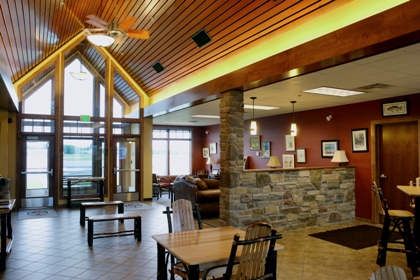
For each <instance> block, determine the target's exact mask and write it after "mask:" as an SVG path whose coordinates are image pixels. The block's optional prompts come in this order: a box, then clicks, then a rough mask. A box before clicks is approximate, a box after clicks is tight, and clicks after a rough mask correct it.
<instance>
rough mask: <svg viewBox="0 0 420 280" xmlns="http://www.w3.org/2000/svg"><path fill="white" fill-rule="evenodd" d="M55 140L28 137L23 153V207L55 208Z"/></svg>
mask: <svg viewBox="0 0 420 280" xmlns="http://www.w3.org/2000/svg"><path fill="white" fill-rule="evenodd" d="M52 145H53V138H51V139H48V137H38V136H28V137H27V139H26V140H25V141H24V143H23V153H22V159H23V162H22V167H23V171H21V175H22V180H21V182H22V188H23V195H22V207H23V208H26V207H42V206H53V193H54V190H53V188H52V182H53V176H54V170H53V161H52V158H53V152H54V149H53V146H52Z"/></svg>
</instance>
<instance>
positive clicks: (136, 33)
mask: <svg viewBox="0 0 420 280" xmlns="http://www.w3.org/2000/svg"><path fill="white" fill-rule="evenodd" d="M127 36H128V37H131V38H137V39H144V40H146V39H149V37H150V34H149V31H147V30H134V29H128V31H127Z"/></svg>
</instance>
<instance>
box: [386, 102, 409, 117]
mask: <svg viewBox="0 0 420 280" xmlns="http://www.w3.org/2000/svg"><path fill="white" fill-rule="evenodd" d="M401 115H408V101H406V100H405V101H398V102H391V103H382V116H383V117H389V116H401Z"/></svg>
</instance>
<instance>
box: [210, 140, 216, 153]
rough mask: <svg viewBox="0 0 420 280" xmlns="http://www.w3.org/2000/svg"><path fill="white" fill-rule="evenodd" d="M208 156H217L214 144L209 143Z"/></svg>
mask: <svg viewBox="0 0 420 280" xmlns="http://www.w3.org/2000/svg"><path fill="white" fill-rule="evenodd" d="M210 154H217V150H216V143H210Z"/></svg>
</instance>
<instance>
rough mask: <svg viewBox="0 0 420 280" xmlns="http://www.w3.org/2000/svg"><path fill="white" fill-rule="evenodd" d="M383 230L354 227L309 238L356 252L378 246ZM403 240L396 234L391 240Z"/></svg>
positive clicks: (317, 234) (363, 226) (366, 226)
mask: <svg viewBox="0 0 420 280" xmlns="http://www.w3.org/2000/svg"><path fill="white" fill-rule="evenodd" d="M381 232H382V228H377V227H374V226H369V225H358V226H354V227H347V228H342V229H336V230H329V231H325V232H319V233H314V234H310V235H309V236H312V237H316V238H319V239H322V240H325V241H328V242H332V243H335V244H338V245H341V246H346V247H348V248H352V249H355V250H360V249H363V248H367V247H371V246H376V245H377V244H378V241H379V240H380V239H381ZM398 239H401V235H400V234H399V233H398V232H395V233H394V234H393V235H392V238H391V240H392V241H395V240H398Z"/></svg>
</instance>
